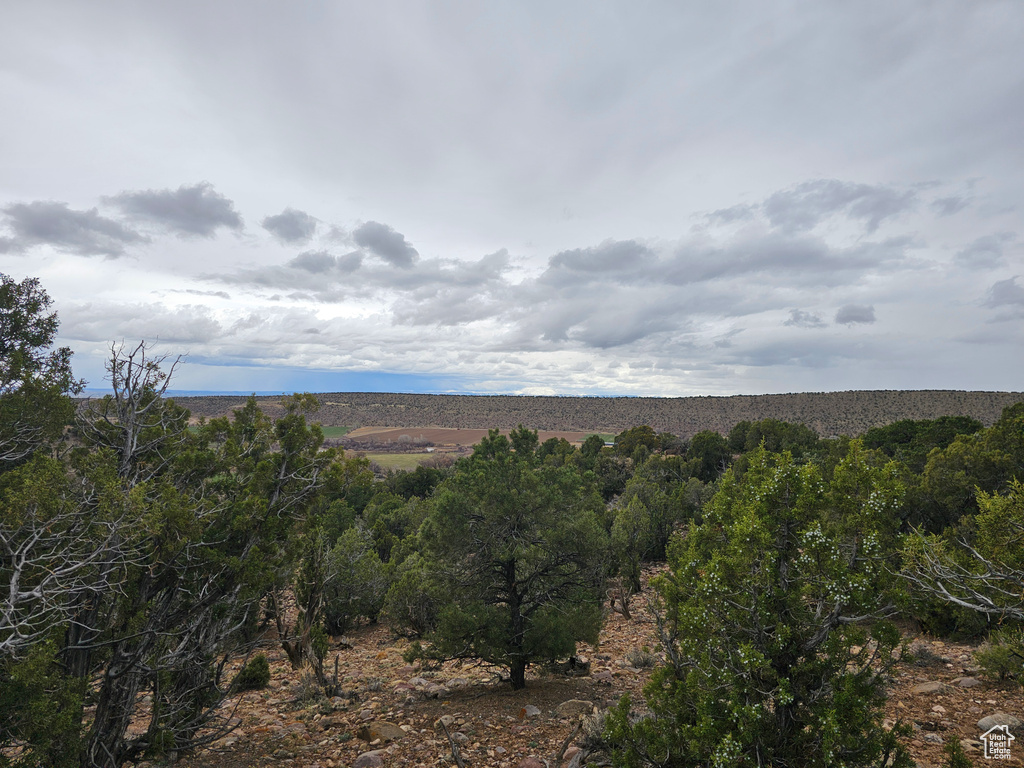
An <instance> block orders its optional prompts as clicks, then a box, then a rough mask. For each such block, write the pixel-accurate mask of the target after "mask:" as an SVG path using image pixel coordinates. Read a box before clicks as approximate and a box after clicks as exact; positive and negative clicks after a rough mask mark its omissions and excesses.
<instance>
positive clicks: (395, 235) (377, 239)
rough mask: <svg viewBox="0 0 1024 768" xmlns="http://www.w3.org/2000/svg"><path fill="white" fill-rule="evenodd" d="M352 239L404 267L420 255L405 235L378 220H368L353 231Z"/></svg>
mask: <svg viewBox="0 0 1024 768" xmlns="http://www.w3.org/2000/svg"><path fill="white" fill-rule="evenodd" d="M352 239H353V240H355V242H356V245H359V246H360V247H362V248H366V249H367V250H369V251H370V252H371V253H372V254H374V255H375V256H379V257H380V258H382V259H384V260H385V261H386V262H388V263H389V264H392V265H393V266H396V267H402V268H403V269H407V268H409V267H411V266H412V264H413V262H414V261H416V259H417V258H418V257H419V254H418V253H417V252H416V249H415V248H413V247H412V245H410V244H409V243H408V242H407V241H406V239H405V235H403V234H402V233H401V232H396V231H395V230H393V229H392V228H391V227H389V226H388V225H387V224H381V223H379V222H376V221H368V222H366V223H365V224H363V225H361V226H360V227H358V228H357V229H356V230H355V231H354V232H353V233H352Z"/></svg>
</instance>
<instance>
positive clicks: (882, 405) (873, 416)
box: [175, 390, 1024, 442]
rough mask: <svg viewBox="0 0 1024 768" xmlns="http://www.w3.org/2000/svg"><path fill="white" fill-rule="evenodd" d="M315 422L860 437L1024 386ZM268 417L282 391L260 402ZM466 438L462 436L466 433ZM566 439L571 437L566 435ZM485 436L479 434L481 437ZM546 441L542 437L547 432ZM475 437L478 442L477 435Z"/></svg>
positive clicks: (206, 411)
mask: <svg viewBox="0 0 1024 768" xmlns="http://www.w3.org/2000/svg"><path fill="white" fill-rule="evenodd" d="M318 397H319V399H320V402H321V407H320V410H319V412H318V413H317V414H316V416H315V418H316V419H318V420H319V421H320V422H321V423H322V424H323V425H324V426H325V427H342V426H345V427H364V428H365V427H371V426H372V427H374V428H375V429H376V430H377V431H385V430H388V429H396V430H405V432H400V433H398V434H396V435H395V438H394V439H396V440H397V439H398V438H399V437H400V435H401V434H408V435H409V437H410V439H415V437H416V436H417V435H418V434H420V433H419V432H415V431H408V430H413V429H415V428H419V429H421V430H422V431H423V435H422V439H423V440H424V441H426V442H438V441H436V440H431V439H430V438H428V437H427V436H426V434H427V430H428V429H429V428H441V429H462V430H487V429H490V428H493V427H499V428H501V429H513V428H515V427H516V426H517V425H519V424H523V425H524V426H527V427H529V428H530V429H537V430H543V431H548V432H555V433H563V432H573V433H584V434H593V433H600V434H617V433H619V432H621V431H622V430H624V429H627V428H629V427H634V426H637V425H639V424H649V425H650V426H651V427H653V428H654V429H655V431H657V432H671V433H673V434H675V435H680V436H683V437H689V436H690V435H693V434H695V433H697V432H701V431H703V430H714V431H716V432H720V433H722V434H727V433H728V432H729V430H730V429H732V428H733V427H734V426H735V425H736V424H737V423H739V422H740V421H757V420H760V419H766V418H772V419H779V420H782V421H791V422H798V423H801V424H805V425H807V426H808V427H810V428H812V429H813V430H815V431H816V432H817V433H818V435H820V436H821V437H831V436H835V435H851V436H855V435H860V434H863V433H864V432H865V431H867V430H868V429H870V428H871V427H878V426H884V425H886V424H891V423H892V422H894V421H899V420H900V419H937V418H939V417H940V416H970V417H972V418H975V419H977V420H978V421H980V422H982V423H983V424H985V425H986V426H990V425H991V424H992V423H993V422H995V420H996V419H997V418H999V414H1000V413H1001V412H1002V410H1003V409H1004V408H1005V407H1006V406H1008V405H1012V404H1014V403H1017V402H1020V401H1021V400H1024V392H965V391H958V390H912V391H901V390H861V391H850V392H811V393H802V394H783V395H734V396H731V397H664V398H662V397H608V398H605V397H528V396H515V395H411V394H391V393H374V392H343V393H342V392H335V393H325V394H320V395H318ZM257 399H258V400H259V404H260V407H261V408H262V409H263V410H264V411H265V412H266V413H267V414H268V415H269V416H271V417H273V416H276V415H277V414H278V412H279V411H280V410H282V409H281V405H280V400H281V396H280V395H264V396H259V397H258V398H257ZM175 400H176V401H177V402H178V403H180V404H181V405H183V406H185V407H186V408H188V409H189V410H190V411H191V412H192V414H193V416H194V417H200V416H205V417H206V418H211V417H214V416H225V415H227V414H229V413H230V412H231V411H232V410H234V409H235V408H239V407H241V406H242V405H244V403H245V400H246V397H244V396H239V395H221V396H203V397H176V398H175ZM468 437H469V436H468V435H463V436H460V441H459V442H464V440H465V439H468ZM566 438H567V439H570V440H571V439H572V438H569V437H568V436H566ZM477 439H479V438H477ZM544 439H546V438H544ZM473 442H476V440H474V441H473Z"/></svg>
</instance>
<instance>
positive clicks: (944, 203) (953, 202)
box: [929, 195, 971, 216]
mask: <svg viewBox="0 0 1024 768" xmlns="http://www.w3.org/2000/svg"><path fill="white" fill-rule="evenodd" d="M970 202H971V198H969V197H960V196H959V195H951V196H950V197H940V198H938V199H937V200H932V202H931V203H930V204H929V207H930V208H931V209H932V210H933V211H935V213H937V214H938V215H939V216H952V215H953V214H955V213H960V211H962V210H963V209H964V208H966V207H967V206H968V205H970Z"/></svg>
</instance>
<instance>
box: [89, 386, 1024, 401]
mask: <svg viewBox="0 0 1024 768" xmlns="http://www.w3.org/2000/svg"><path fill="white" fill-rule="evenodd" d="M844 392H908V393H909V392H964V393H978V394H982V393H984V394H1024V392H1021V391H1017V390H1003V389H836V390H815V391H807V390H805V391H802V392H761V393H737V394H731V395H636V394H593V395H581V394H568V393H562V394H551V395H528V394H521V393H515V392H472V391H466V392H436V391H435V392H414V391H409V390H404V391H396V390H343V389H336V390H329V391H319V392H312V391H309V390H291V391H287V390H256V391H253V390H214V389H208V390H205V389H169V390H167V391H166V392H165V393H164V395H165V396H166V397H249V396H255V397H289V396H291V395H294V394H313V395H331V394H349V395H421V396H426V395H429V396H443V397H523V398H526V397H558V398H581V399H588V398H590V399H602V400H609V399H614V398H627V399H631V400H637V399H642V398H650V399H656V400H673V399H682V398H728V397H779V396H782V395H826V394H840V393H844ZM108 394H110V390H109V389H99V388H96V387H86V388H85V389H83V390H82V391H81V393H80V395H79V396H80V397H81V396H85V397H102V396H104V395H108Z"/></svg>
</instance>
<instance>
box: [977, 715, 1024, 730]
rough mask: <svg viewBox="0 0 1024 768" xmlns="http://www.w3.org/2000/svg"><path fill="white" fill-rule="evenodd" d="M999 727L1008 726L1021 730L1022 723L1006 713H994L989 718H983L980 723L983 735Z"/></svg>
mask: <svg viewBox="0 0 1024 768" xmlns="http://www.w3.org/2000/svg"><path fill="white" fill-rule="evenodd" d="M997 725H1008V726H1010V727H1011V728H1020V726H1021V725H1022V723H1021V721H1020V720H1019V719H1018V718H1016V717H1014V716H1013V715H1008V714H1006V713H1005V712H993V713H992V714H991V715H989V716H988V717H983V718H981V720H979V721H978V727H979V728H980V729H981V730H982V733H984V732H985V731H987V730H989V729H990V728H995V727H996V726H997Z"/></svg>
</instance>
